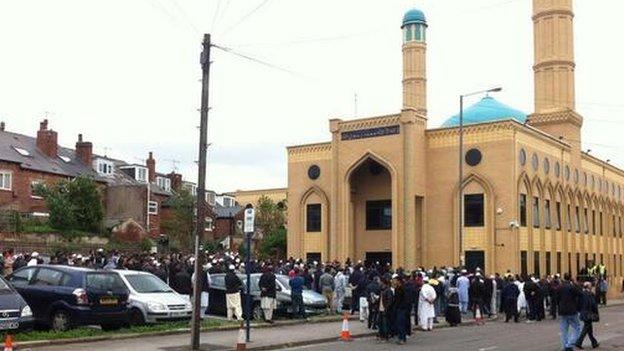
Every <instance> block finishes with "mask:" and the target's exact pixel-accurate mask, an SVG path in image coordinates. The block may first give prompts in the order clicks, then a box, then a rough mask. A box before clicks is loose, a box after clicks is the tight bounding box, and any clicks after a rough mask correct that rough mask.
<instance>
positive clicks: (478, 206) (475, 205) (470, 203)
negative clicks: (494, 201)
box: [464, 194, 484, 227]
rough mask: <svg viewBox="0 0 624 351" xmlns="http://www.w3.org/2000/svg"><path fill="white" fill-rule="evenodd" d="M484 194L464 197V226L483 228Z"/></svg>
mask: <svg viewBox="0 0 624 351" xmlns="http://www.w3.org/2000/svg"><path fill="white" fill-rule="evenodd" d="M483 204H484V201H483V194H467V195H464V226H466V227H483V225H484V215H483V207H484V206H483Z"/></svg>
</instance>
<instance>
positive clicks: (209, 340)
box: [18, 300, 624, 351]
mask: <svg viewBox="0 0 624 351" xmlns="http://www.w3.org/2000/svg"><path fill="white" fill-rule="evenodd" d="M610 305H612V307H609V308H606V309H603V310H601V322H600V323H599V324H595V327H594V328H595V331H596V335H597V336H599V340H604V343H603V347H606V346H609V345H610V346H612V347H611V348H610V349H612V350H614V349H619V350H624V318H622V317H624V301H622V300H616V301H612V302H610ZM467 322H468V323H467V324H468V325H465V326H461V327H457V328H445V324H444V323H441V324H439V325H436V329H435V330H434V331H433V332H420V331H419V332H416V333H414V336H413V338H411V339H410V340H408V342H407V344H406V345H407V346H405V345H403V346H399V345H395V344H386V343H382V344H378V343H377V342H376V341H375V339H374V338H373V337H371V336H372V335H373V334H372V332H371V331H370V330H368V329H367V328H366V325H365V324H364V323H360V322H359V321H351V322H350V323H349V324H350V332H351V335H352V336H353V337H354V338H355V340H354V341H353V342H350V343H342V342H337V340H338V336H339V335H340V330H341V327H342V322H337V321H333V322H326V323H310V324H308V323H305V322H303V321H302V322H301V323H299V324H288V325H280V326H277V327H273V328H253V329H252V331H251V340H252V341H251V342H250V343H248V344H247V349H248V350H276V349H286V348H290V350H328V351H329V350H358V351H366V350H375V351H379V350H389V349H392V350H394V349H410V350H463V351H468V350H478V351H490V350H557V349H558V346H559V343H558V340H559V336H558V324H557V323H556V321H551V320H547V321H542V322H539V323H533V324H526V323H522V322H521V323H519V324H506V323H504V322H502V321H501V320H498V321H490V322H488V323H486V325H485V326H479V327H477V326H472V323H471V321H467ZM238 336H239V331H238V330H221V331H211V332H204V333H202V334H201V343H202V350H232V349H234V347H235V343H236V341H237V339H238ZM189 344H190V334H189V333H188V332H185V333H182V334H173V335H162V336H149V337H134V338H128V339H110V340H103V341H90V342H84V343H71V344H60V345H47V346H44V345H41V346H36V345H33V346H28V345H21V346H20V347H19V350H20V351H27V350H32V351H61V350H62V351H78V350H80V351H82V350H89V351H122V350H123V351H126V350H132V351H148V350H149V351H153V350H156V351H183V350H188V349H189V347H188V345H189ZM18 346H19V345H18Z"/></svg>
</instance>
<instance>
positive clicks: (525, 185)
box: [287, 0, 624, 292]
mask: <svg viewBox="0 0 624 351" xmlns="http://www.w3.org/2000/svg"><path fill="white" fill-rule="evenodd" d="M406 18H407V15H406ZM572 18H573V13H572V1H571V0H534V16H533V21H534V23H535V66H534V72H535V91H536V94H535V96H536V102H535V113H534V114H532V115H529V116H528V119H527V122H526V123H521V122H518V121H517V120H515V119H510V118H500V119H498V120H490V121H484V122H481V123H476V124H470V125H466V126H464V128H463V150H464V154H463V155H461V156H458V149H459V135H460V129H459V128H458V127H457V126H451V127H445V128H428V126H427V117H426V102H425V100H424V99H426V71H425V67H426V64H425V57H426V43H425V36H424V32H423V33H422V36H421V37H419V38H420V39H421V41H418V40H416V42H414V40H415V39H414V37H413V36H412V34H411V33H406V28H410V27H409V26H410V25H412V24H413V23H414V22H409V21H407V23H406V21H405V20H404V25H403V27H402V28H403V29H404V35H405V38H404V44H403V82H404V85H403V87H404V94H403V100H404V101H403V109H402V110H401V112H400V113H398V114H395V115H388V116H380V117H372V118H364V119H357V120H350V121H343V120H340V119H332V120H330V121H329V130H330V132H331V141H329V142H325V143H318V144H309V145H298V146H292V147H289V148H288V149H287V152H288V200H289V204H288V205H289V206H288V254H289V255H292V256H294V257H302V258H306V257H308V258H311V257H314V258H318V259H321V260H323V261H329V260H333V259H338V260H343V261H344V260H345V259H347V258H350V259H351V260H356V261H357V260H365V259H368V260H388V261H390V262H392V264H393V265H394V266H395V267H398V266H403V267H407V268H414V267H415V266H417V265H418V266H420V265H423V266H426V267H431V266H434V265H435V266H441V265H459V264H461V263H464V264H466V265H468V266H470V265H472V266H475V265H478V266H480V267H481V268H484V269H486V270H487V271H488V272H501V273H504V272H506V271H507V270H510V271H512V272H517V273H528V274H531V273H536V274H540V275H544V274H554V273H556V272H559V273H563V272H571V273H573V274H577V273H578V271H579V270H580V268H582V267H584V266H585V265H586V264H587V263H588V262H589V261H595V262H598V263H600V262H604V264H605V265H606V266H607V271H608V272H609V276H610V277H611V278H610V279H611V280H610V283H611V286H612V292H615V291H619V289H620V287H621V282H622V275H623V274H622V268H623V267H622V255H623V254H624V252H623V239H622V230H623V228H622V226H623V225H622V223H621V222H622V216H623V215H624V206H623V199H624V193H623V192H622V186H624V171H622V170H620V169H618V168H616V167H614V166H612V165H610V164H609V163H608V162H605V161H602V160H599V159H597V158H595V157H593V156H591V155H589V154H587V153H585V152H582V151H581V148H580V145H581V143H580V135H581V134H580V130H581V127H582V117H581V116H580V115H579V114H578V113H577V112H576V111H575V110H574V67H575V66H574V56H573V50H572V48H573V42H572V40H573V33H572ZM415 23H416V25H418V24H424V26H425V28H426V23H425V22H424V16H423V17H422V20H421V22H418V21H417V22H415ZM552 28H555V29H556V30H553V29H552ZM408 30H409V29H408ZM423 31H424V29H423ZM416 83H418V84H416ZM501 117H506V116H501ZM507 117H508V116H507ZM469 154H470V155H469ZM474 155H478V156H479V157H476V158H475V157H474ZM459 157H461V162H463V169H464V170H463V175H464V177H463V179H462V180H461V182H460V181H459V179H458V178H459V172H458V167H459V164H458V163H459V162H460V161H459ZM477 159H478V160H477ZM475 160H476V161H475ZM460 184H461V188H460ZM460 189H461V194H462V195H463V196H462V197H461V198H462V199H464V201H463V202H464V207H465V208H464V209H462V211H461V212H460V200H459V199H460ZM471 196H474V197H475V198H476V199H479V200H478V201H479V202H478V203H479V206H480V208H481V214H482V218H479V220H478V223H467V222H466V221H465V220H466V215H465V214H466V213H467V212H466V211H468V209H467V207H466V206H467V205H466V204H465V203H466V199H468V198H472V197H471ZM319 206H320V210H319ZM460 213H462V215H461V216H460ZM308 216H309V217H310V218H308ZM462 217H463V218H464V222H463V223H462V228H463V234H462V239H463V240H461V241H462V242H463V244H462V247H460V235H459V227H460V222H461V218H462ZM600 218H602V220H601V219H600ZM310 219H311V220H310ZM384 221H386V222H384ZM473 268H474V267H473Z"/></svg>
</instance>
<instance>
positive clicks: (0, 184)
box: [0, 171, 13, 190]
mask: <svg viewBox="0 0 624 351" xmlns="http://www.w3.org/2000/svg"><path fill="white" fill-rule="evenodd" d="M12 181H13V173H11V172H10V171H0V189H2V190H11V186H12Z"/></svg>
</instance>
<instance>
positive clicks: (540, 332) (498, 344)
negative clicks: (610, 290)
mask: <svg viewBox="0 0 624 351" xmlns="http://www.w3.org/2000/svg"><path fill="white" fill-rule="evenodd" d="M600 313H601V316H600V317H601V321H600V323H596V324H594V333H595V334H594V335H595V336H596V338H597V339H598V341H599V342H600V343H601V344H600V349H601V350H624V318H622V317H623V316H624V306H617V307H611V308H607V309H603V310H601V311H600ZM558 333H559V324H558V323H556V322H555V321H552V320H548V321H542V322H539V323H533V324H527V323H525V322H520V323H518V324H513V323H511V324H509V323H504V322H503V321H500V320H499V321H497V322H492V323H487V324H486V325H485V326H483V327H480V326H465V327H460V328H444V329H438V330H434V331H433V332H431V333H417V334H416V336H415V337H412V338H411V339H409V340H408V341H407V343H406V344H405V345H401V346H399V345H396V344H394V343H378V342H377V341H376V340H375V338H364V339H357V340H355V341H353V342H350V343H340V342H334V343H326V344H321V345H310V346H306V347H298V348H291V349H288V350H292V351H295V350H315V351H323V350H327V351H338V350H358V351H366V350H371V351H373V350H374V351H380V350H401V349H409V350H436V351H446V350H448V351H451V350H462V351H493V350H501V351H502V350H505V351H511V350H553V351H554V350H560V349H561V348H560V344H559V334H558ZM584 346H585V348H586V349H591V346H590V343H589V340H587V339H586V340H585V344H584Z"/></svg>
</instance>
